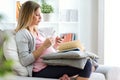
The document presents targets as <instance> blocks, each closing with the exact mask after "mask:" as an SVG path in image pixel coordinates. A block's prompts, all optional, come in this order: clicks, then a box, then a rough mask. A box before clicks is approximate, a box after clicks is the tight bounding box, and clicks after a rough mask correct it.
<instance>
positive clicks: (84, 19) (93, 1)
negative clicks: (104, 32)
mask: <svg viewBox="0 0 120 80" xmlns="http://www.w3.org/2000/svg"><path fill="white" fill-rule="evenodd" d="M80 39H81V41H82V43H83V44H84V46H85V47H86V49H87V50H89V51H92V52H95V53H97V51H98V45H97V44H98V1H97V0H81V2H80Z"/></svg>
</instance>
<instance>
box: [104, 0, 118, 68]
mask: <svg viewBox="0 0 120 80" xmlns="http://www.w3.org/2000/svg"><path fill="white" fill-rule="evenodd" d="M119 28H120V1H119V0H106V1H105V37H104V40H105V45H104V46H105V50H104V51H105V65H112V66H120V62H119V61H120V29H119Z"/></svg>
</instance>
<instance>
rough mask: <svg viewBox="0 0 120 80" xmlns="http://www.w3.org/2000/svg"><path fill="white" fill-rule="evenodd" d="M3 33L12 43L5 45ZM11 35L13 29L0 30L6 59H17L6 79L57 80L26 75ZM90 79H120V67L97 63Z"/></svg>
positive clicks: (0, 38)
mask: <svg viewBox="0 0 120 80" xmlns="http://www.w3.org/2000/svg"><path fill="white" fill-rule="evenodd" d="M5 35H7V37H9V38H10V39H11V42H10V44H12V45H7V46H5V41H4V38H5ZM12 37H13V38H14V32H13V30H0V46H2V47H3V51H4V56H5V58H6V60H9V58H14V59H13V60H14V61H15V60H16V61H17V64H16V65H15V67H13V72H14V75H12V77H9V78H8V79H6V80H58V79H48V78H35V77H28V76H27V70H25V67H23V66H22V65H21V64H20V63H19V59H18V54H17V51H16V50H15V49H16V46H15V45H14V43H15V41H14V39H13V38H12ZM12 40H13V41H12ZM9 46H10V48H12V49H13V51H14V52H13V51H12V55H13V53H14V55H15V54H16V55H15V56H16V57H11V55H9V54H11V51H8V50H6V49H7V48H8V47H9ZM15 51H16V52H15ZM18 63H19V66H18ZM21 66H22V68H21ZM0 80H5V79H4V78H0ZM90 80H120V68H119V67H114V66H105V65H99V66H98V68H97V69H96V71H95V72H92V74H91V76H90Z"/></svg>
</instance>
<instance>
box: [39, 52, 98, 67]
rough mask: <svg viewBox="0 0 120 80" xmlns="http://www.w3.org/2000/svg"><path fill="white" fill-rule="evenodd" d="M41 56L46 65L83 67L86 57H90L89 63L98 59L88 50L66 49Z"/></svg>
mask: <svg viewBox="0 0 120 80" xmlns="http://www.w3.org/2000/svg"><path fill="white" fill-rule="evenodd" d="M41 58H42V59H43V62H44V63H46V64H48V65H60V66H72V67H76V68H80V69H84V66H85V64H86V62H87V60H88V59H90V60H91V63H93V62H94V60H96V59H98V56H97V55H96V54H94V53H92V52H88V51H86V52H81V51H68V52H56V53H51V54H46V55H43V56H42V57H41ZM93 65H94V64H93ZM95 65H96V64H95Z"/></svg>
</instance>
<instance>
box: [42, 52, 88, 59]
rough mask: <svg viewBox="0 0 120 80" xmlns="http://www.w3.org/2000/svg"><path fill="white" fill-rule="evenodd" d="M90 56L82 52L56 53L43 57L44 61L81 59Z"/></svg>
mask: <svg viewBox="0 0 120 80" xmlns="http://www.w3.org/2000/svg"><path fill="white" fill-rule="evenodd" d="M87 56H88V55H87V54H86V53H84V52H81V51H68V52H56V53H51V54H46V55H43V56H41V57H42V58H43V59H81V58H85V57H87Z"/></svg>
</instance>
